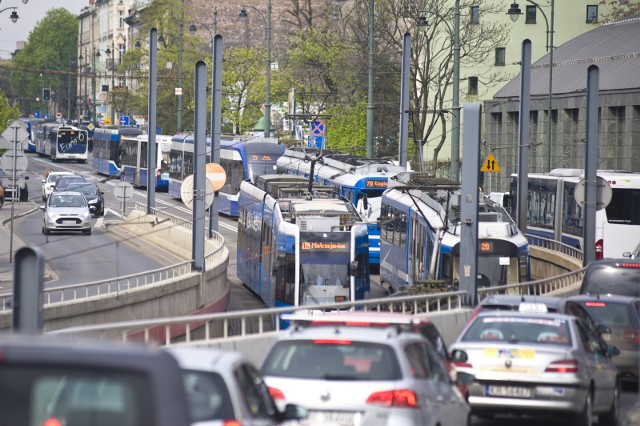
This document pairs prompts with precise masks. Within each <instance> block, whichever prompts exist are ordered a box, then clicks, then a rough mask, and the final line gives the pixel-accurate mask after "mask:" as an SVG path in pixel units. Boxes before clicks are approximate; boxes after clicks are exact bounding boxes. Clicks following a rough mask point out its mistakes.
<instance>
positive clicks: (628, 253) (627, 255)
mask: <svg viewBox="0 0 640 426" xmlns="http://www.w3.org/2000/svg"><path fill="white" fill-rule="evenodd" d="M622 257H631V252H630V251H625V252H624V253H622Z"/></svg>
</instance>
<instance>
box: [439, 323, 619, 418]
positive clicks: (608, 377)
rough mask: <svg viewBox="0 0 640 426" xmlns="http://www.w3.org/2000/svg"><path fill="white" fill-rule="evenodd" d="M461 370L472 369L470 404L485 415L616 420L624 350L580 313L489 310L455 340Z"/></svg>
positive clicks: (477, 413) (453, 349)
mask: <svg viewBox="0 0 640 426" xmlns="http://www.w3.org/2000/svg"><path fill="white" fill-rule="evenodd" d="M451 350H452V356H453V359H454V362H455V365H456V368H457V369H458V371H463V372H466V373H469V374H471V375H472V376H474V382H473V384H471V385H470V387H469V403H470V404H471V406H472V409H473V413H474V414H476V415H480V416H493V415H495V414H505V413H509V412H511V413H514V414H534V413H543V414H558V415H563V416H566V417H567V418H569V420H570V421H571V424H572V425H590V424H591V418H592V416H593V414H598V415H599V422H600V424H603V425H612V426H614V425H616V424H617V419H618V417H619V397H620V384H619V378H618V372H617V369H616V367H615V365H614V364H613V360H612V356H615V355H617V354H619V350H618V349H617V348H615V347H613V346H608V345H607V344H606V343H605V342H604V340H603V339H602V337H601V336H600V335H599V334H598V333H597V332H595V331H594V330H593V329H592V328H591V327H590V326H589V325H588V324H587V323H586V321H584V320H583V319H581V318H578V317H574V316H569V315H564V314H551V313H540V314H532V313H522V312H496V311H494V312H485V313H480V314H479V315H478V316H477V317H476V318H475V319H474V320H473V321H472V322H471V323H470V324H468V325H467V326H466V327H465V329H464V330H463V332H462V333H461V335H460V337H459V338H458V340H456V342H455V343H454V344H453V345H452V346H451Z"/></svg>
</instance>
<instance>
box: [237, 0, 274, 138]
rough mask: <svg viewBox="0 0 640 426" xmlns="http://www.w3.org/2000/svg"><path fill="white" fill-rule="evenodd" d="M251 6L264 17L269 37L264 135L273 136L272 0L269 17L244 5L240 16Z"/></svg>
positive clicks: (245, 14) (269, 4) (269, 5)
mask: <svg viewBox="0 0 640 426" xmlns="http://www.w3.org/2000/svg"><path fill="white" fill-rule="evenodd" d="M247 7H248V8H250V9H253V10H255V11H256V12H258V14H259V15H260V16H261V17H262V20H263V21H264V26H265V29H266V37H267V40H266V41H267V58H266V62H267V69H266V72H267V74H266V93H265V103H264V137H265V138H269V137H271V0H269V1H268V3H267V18H266V19H265V17H264V15H263V14H262V12H260V11H259V10H258V9H256V8H255V7H253V6H248V5H242V10H240V17H241V18H246V17H247V16H248V14H247V9H246V8H247Z"/></svg>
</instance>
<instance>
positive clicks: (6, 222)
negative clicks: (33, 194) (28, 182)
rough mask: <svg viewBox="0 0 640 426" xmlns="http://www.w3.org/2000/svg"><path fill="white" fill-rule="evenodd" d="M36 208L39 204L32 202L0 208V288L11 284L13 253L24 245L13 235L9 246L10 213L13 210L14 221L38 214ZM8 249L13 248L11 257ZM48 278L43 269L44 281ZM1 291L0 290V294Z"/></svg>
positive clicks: (9, 204) (18, 237)
mask: <svg viewBox="0 0 640 426" xmlns="http://www.w3.org/2000/svg"><path fill="white" fill-rule="evenodd" d="M12 207H13V209H12ZM38 208H39V204H38V203H35V202H33V201H20V202H15V203H12V202H11V201H5V203H4V205H3V206H2V208H0V286H3V287H4V285H3V283H8V282H13V266H14V263H15V253H16V251H17V250H18V249H19V248H21V247H24V246H25V243H24V242H23V241H22V240H21V239H20V236H19V235H17V234H16V233H14V234H13V245H12V244H11V211H12V210H13V219H14V220H16V219H17V218H19V217H22V216H25V215H27V214H38ZM10 248H13V254H14V255H13V256H10ZM10 260H11V261H10ZM50 277H51V274H50V272H49V271H48V270H47V268H46V267H45V280H47V279H50ZM3 290H4V289H0V292H2V291H3Z"/></svg>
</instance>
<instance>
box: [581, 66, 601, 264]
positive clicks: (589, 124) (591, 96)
mask: <svg viewBox="0 0 640 426" xmlns="http://www.w3.org/2000/svg"><path fill="white" fill-rule="evenodd" d="M599 92H600V69H599V68H598V67H597V66H596V65H591V66H589V68H588V69H587V120H586V128H587V132H586V139H587V140H586V149H585V167H584V175H585V176H584V178H585V179H584V180H585V188H584V226H583V228H582V229H583V233H584V248H583V259H582V260H583V263H582V266H587V265H588V264H589V263H591V262H593V261H594V260H596V250H595V248H596V210H597V207H598V206H597V203H598V195H597V194H598V193H597V187H598V110H599V109H600V99H599V97H598V93H599Z"/></svg>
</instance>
